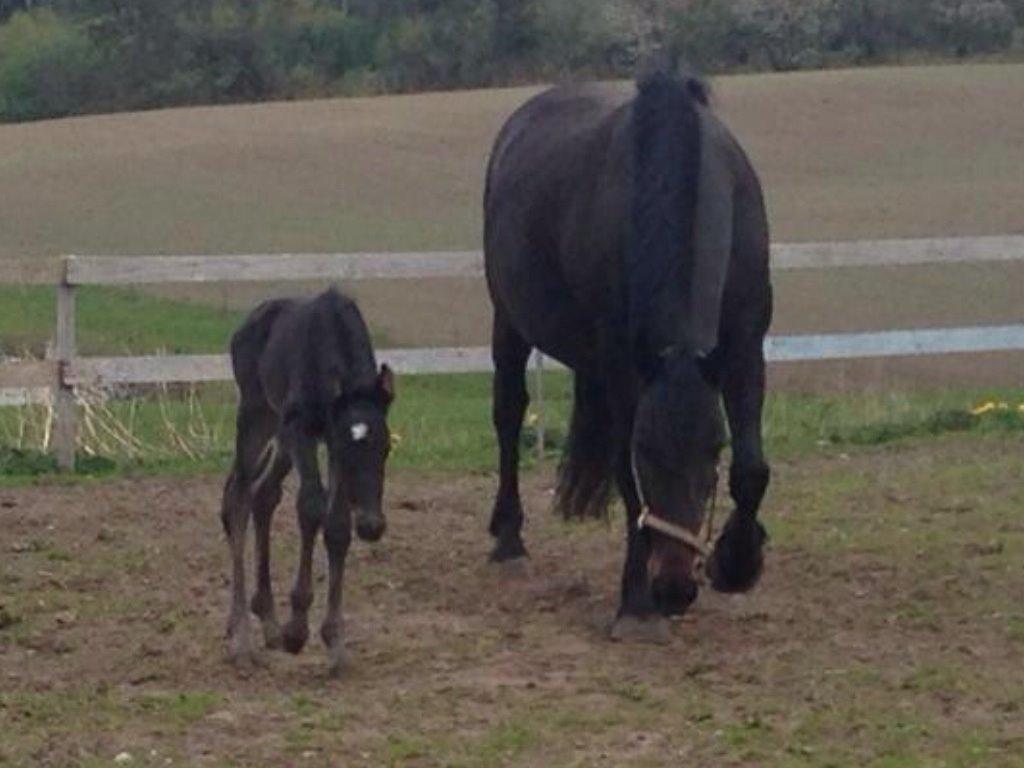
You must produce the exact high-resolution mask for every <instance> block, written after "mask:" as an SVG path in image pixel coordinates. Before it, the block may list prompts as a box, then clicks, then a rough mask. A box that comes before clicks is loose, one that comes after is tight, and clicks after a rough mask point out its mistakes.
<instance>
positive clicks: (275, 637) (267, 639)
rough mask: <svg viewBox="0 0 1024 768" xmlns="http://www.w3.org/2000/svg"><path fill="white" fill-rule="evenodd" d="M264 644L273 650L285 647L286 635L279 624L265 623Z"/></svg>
mask: <svg viewBox="0 0 1024 768" xmlns="http://www.w3.org/2000/svg"><path fill="white" fill-rule="evenodd" d="M263 644H264V645H265V646H266V647H267V648H268V649H269V650H271V651H280V650H281V648H282V647H284V635H282V634H281V628H280V627H279V626H277V624H264V625H263Z"/></svg>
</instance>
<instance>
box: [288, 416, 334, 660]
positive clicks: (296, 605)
mask: <svg viewBox="0 0 1024 768" xmlns="http://www.w3.org/2000/svg"><path fill="white" fill-rule="evenodd" d="M285 443H286V444H287V445H288V449H289V451H290V453H291V457H292V462H293V463H294V464H295V468H296V469H297V470H298V473H299V497H298V501H297V503H296V510H297V513H298V518H299V532H300V533H301V536H302V548H301V550H300V551H299V568H298V572H297V573H296V575H295V586H294V587H293V588H292V595H291V603H292V615H291V618H290V619H289V620H288V623H287V624H286V625H285V627H284V633H283V638H282V639H283V642H284V649H285V650H286V651H288V652H289V653H298V652H299V651H301V650H302V648H303V646H304V645H305V644H306V640H308V639H309V606H310V605H311V604H312V602H313V545H314V544H315V543H316V534H317V532H318V531H319V530H320V526H321V525H322V524H323V521H324V510H325V508H326V501H325V500H324V487H323V483H322V482H321V480H320V466H319V464H318V463H317V456H316V447H317V443H316V440H313V439H311V438H309V437H307V436H305V435H302V434H299V433H298V432H297V431H296V430H294V429H288V430H286V434H285Z"/></svg>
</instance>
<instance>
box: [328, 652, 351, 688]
mask: <svg viewBox="0 0 1024 768" xmlns="http://www.w3.org/2000/svg"><path fill="white" fill-rule="evenodd" d="M348 664H349V658H348V653H347V652H346V651H345V647H344V646H342V645H338V646H337V647H336V648H328V649H327V676H328V677H329V678H331V679H333V680H337V679H338V678H339V677H341V676H342V675H343V674H344V673H345V670H346V669H348Z"/></svg>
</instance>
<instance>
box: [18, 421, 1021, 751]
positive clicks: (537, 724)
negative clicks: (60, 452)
mask: <svg viewBox="0 0 1024 768" xmlns="http://www.w3.org/2000/svg"><path fill="white" fill-rule="evenodd" d="M1022 448H1024V441H1022V440H1021V439H1020V438H1019V437H1009V438H1007V437H999V438H993V437H973V436H972V437H970V438H968V439H958V440H956V441H954V440H939V441H930V442H916V443H905V444H902V445H899V446H896V447H891V448H888V449H885V450H872V451H865V452H859V453H855V454H853V455H845V454H838V453H831V454H829V455H823V456H819V457H812V458H804V459H800V460H799V461H794V462H791V463H788V464H777V465H776V474H775V483H774V486H773V489H772V492H771V496H770V499H769V501H768V503H767V506H766V510H765V519H766V522H767V525H768V528H769V530H770V533H771V535H772V542H771V547H770V552H769V554H768V565H767V570H766V573H765V576H764V579H763V580H762V583H761V584H760V585H759V586H758V588H757V589H756V590H755V591H754V592H753V593H751V594H749V595H746V596H723V595H718V594H715V593H713V592H711V591H709V590H705V591H704V592H702V594H701V596H700V598H699V600H698V602H697V604H696V606H695V607H694V609H693V610H692V611H691V613H690V614H689V615H688V616H687V617H686V618H685V619H683V620H682V621H679V622H676V623H674V624H673V626H672V642H671V643H670V644H669V645H668V646H664V647H661V646H657V647H656V646H637V645H622V644H614V643H611V642H609V641H608V640H607V638H606V628H607V624H608V622H609V621H610V620H611V618H612V615H613V612H614V610H615V606H616V598H617V589H618V575H619V568H620V565H621V557H622V530H621V522H620V520H619V519H618V518H617V517H615V518H614V519H613V520H612V522H610V523H608V524H605V523H601V522H592V523H586V524H567V523H564V522H562V521H560V520H558V519H555V518H554V517H553V516H552V515H551V514H550V513H549V511H548V510H549V506H550V484H551V479H552V474H553V470H552V468H550V467H547V468H544V469H542V470H539V471H537V472H535V473H533V474H531V475H529V476H528V477H527V478H526V480H525V489H524V494H525V500H526V504H527V507H528V523H527V533H526V536H527V546H528V547H529V548H530V551H531V555H532V557H531V560H530V562H529V565H528V568H527V571H526V573H525V575H524V576H521V577H520V578H517V579H508V578H505V577H503V576H501V575H499V574H498V573H497V572H496V571H495V570H494V569H493V568H492V567H490V566H488V565H487V563H486V562H485V555H486V552H487V549H488V547H489V541H488V540H487V537H486V530H485V529H486V517H487V512H488V511H489V501H490V496H491V493H492V491H493V485H494V483H493V478H491V477H490V476H488V475H452V474H429V475H428V474H413V473H401V474H398V475H396V476H394V477H392V478H391V480H390V483H389V488H388V495H389V517H390V527H389V532H388V535H387V537H386V539H385V541H384V542H382V543H381V544H379V545H376V546H373V547H370V546H366V545H363V544H361V543H360V544H356V545H355V546H354V549H353V553H352V554H351V555H350V558H349V570H348V579H347V588H346V594H345V604H346V615H347V620H348V625H347V632H348V635H347V637H348V646H349V649H350V652H351V656H352V665H351V668H350V669H349V671H348V672H347V674H346V675H345V676H344V677H343V679H341V680H337V681H332V680H327V679H325V677H324V675H323V671H324V663H325V662H324V659H323V657H322V650H321V648H320V647H319V645H318V644H317V643H316V642H315V641H311V643H310V645H309V647H308V648H307V649H306V651H305V652H304V653H303V654H302V655H301V656H298V657H290V656H286V655H284V654H270V653H269V652H267V653H265V654H264V659H263V660H264V663H263V664H262V665H261V666H259V667H257V668H256V669H255V670H252V671H249V672H246V673H240V672H238V671H236V670H234V669H232V668H231V667H229V666H228V665H227V664H226V663H225V662H224V656H223V650H224V649H223V630H224V619H225V611H226V606H227V560H228V556H227V548H226V545H225V544H224V542H223V540H222V535H221V531H220V527H219V521H218V518H217V505H218V499H219V490H220V481H219V479H218V478H195V479H175V480H173V481H171V480H138V481H131V480H125V481H117V482H110V483H104V484H95V485H92V484H79V485H72V486H58V485H53V486H45V487H36V488H24V489H5V490H0V730H2V732H3V738H2V739H0V765H8V764H9V765H43V766H47V765H51V766H65V765H79V764H81V765H109V764H112V763H113V764H116V763H115V761H119V762H120V764H130V765H153V766H157V765H172V764H173V765H274V766H281V765H285V766H288V765H295V766H305V765H311V766H320V765H332V766H334V765H338V766H359V765H366V766H377V765H413V766H434V765H438V766H441V765H444V766H448V765H452V766H455V765H465V766H489V765H529V766H534V765H537V766H541V765H545V766H546V765H579V766H589V765H608V766H621V765H637V766H642V765H651V766H656V765H685V764H688V763H691V762H692V763H697V764H704V765H708V764H711V765H752V766H753V765H794V766H797V765H850V766H854V765H856V766H863V765H878V766H904V765H908V766H909V765H923V764H928V765H949V766H957V765H964V766H967V765H978V764H985V765H989V766H991V765H1007V766H1010V765H1020V764H1021V761H1022V760H1024V675H1022V674H1021V669H1024V608H1022V606H1021V602H1020V598H1021V595H1024V518H1022V517H1021V510H1022V509H1024V462H1021V461H1020V457H1021V456H1022V455H1024V451H1022ZM292 501H293V498H292V497H291V496H288V497H286V500H285V504H284V505H283V506H282V508H281V509H280V510H279V512H278V515H277V518H276V519H275V523H274V528H275V531H274V533H275V544H274V547H275V549H274V558H275V559H274V564H273V566H274V574H275V587H276V589H277V599H278V602H279V604H280V605H281V609H282V610H284V608H285V605H286V603H287V593H288V590H289V588H290V580H291V575H292V568H293V566H294V559H295V550H296V543H297V542H296V534H295V525H294V513H293V511H292V509H293V508H292ZM323 560H324V558H323V557H322V553H321V556H320V557H319V558H318V562H317V570H318V573H319V574H320V576H319V581H318V584H317V587H318V594H317V603H316V604H315V606H314V611H313V614H312V616H313V619H314V622H318V621H319V618H320V615H321V614H320V607H321V605H322V599H323V592H324V583H323V572H324V571H325V570H326V568H325V563H324V562H323ZM315 628H316V624H314V630H315ZM314 637H316V634H315V631H314Z"/></svg>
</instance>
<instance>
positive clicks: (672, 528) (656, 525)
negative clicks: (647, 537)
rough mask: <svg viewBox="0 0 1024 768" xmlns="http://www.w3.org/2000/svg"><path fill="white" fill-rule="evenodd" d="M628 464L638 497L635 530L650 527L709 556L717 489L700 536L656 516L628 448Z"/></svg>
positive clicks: (706, 556) (712, 549) (700, 553)
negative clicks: (637, 514)
mask: <svg viewBox="0 0 1024 768" xmlns="http://www.w3.org/2000/svg"><path fill="white" fill-rule="evenodd" d="M629 466H630V469H631V470H632V471H633V485H634V486H635V487H636V495H637V498H639V499H640V516H639V517H638V518H637V519H636V527H637V530H640V531H642V530H643V529H644V528H650V529H652V530H655V531H658V533H663V534H665V535H666V536H671V537H672V538H673V539H676V540H677V541H680V542H682V543H683V544H685V545H686V546H688V547H689V548H690V549H692V550H693V551H695V552H696V553H697V554H699V555H700V556H701V557H703V558H704V559H705V560H707V559H708V558H709V557H711V553H712V552H713V551H714V547H713V546H712V545H711V544H710V541H711V537H712V536H713V535H714V528H713V525H714V522H713V520H714V514H715V507H714V504H715V497H716V496H717V495H718V493H717V489H716V491H715V492H714V493H713V494H712V496H711V508H710V509H709V510H708V513H707V517H706V520H705V523H704V525H702V526H701V529H702V530H701V533H702V534H703V537H702V536H699V535H697V534H695V533H693V532H692V531H690V530H688V529H687V528H683V526H681V525H676V524H675V523H671V522H669V521H668V520H665V519H664V518H661V517H658V516H657V515H655V514H654V513H653V512H651V508H650V507H649V506H648V504H647V500H646V499H645V498H644V489H643V487H642V486H641V485H640V473H639V472H638V471H637V468H636V452H635V451H634V450H633V449H632V448H630V451H629Z"/></svg>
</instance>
